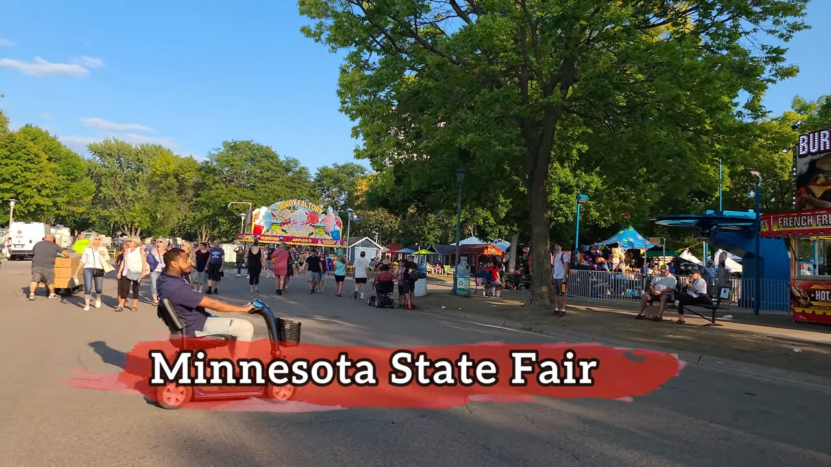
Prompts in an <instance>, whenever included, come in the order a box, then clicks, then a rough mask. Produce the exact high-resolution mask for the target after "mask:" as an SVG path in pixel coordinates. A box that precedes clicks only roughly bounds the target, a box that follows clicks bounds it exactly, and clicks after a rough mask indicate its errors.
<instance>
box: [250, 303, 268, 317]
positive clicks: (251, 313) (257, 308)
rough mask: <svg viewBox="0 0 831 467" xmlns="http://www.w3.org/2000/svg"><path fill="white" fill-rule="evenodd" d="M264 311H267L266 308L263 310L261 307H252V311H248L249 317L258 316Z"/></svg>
mask: <svg viewBox="0 0 831 467" xmlns="http://www.w3.org/2000/svg"><path fill="white" fill-rule="evenodd" d="M262 311H265V308H263V307H261V306H253V305H252V306H251V309H249V310H248V314H249V315H256V314H259V313H260V312H262Z"/></svg>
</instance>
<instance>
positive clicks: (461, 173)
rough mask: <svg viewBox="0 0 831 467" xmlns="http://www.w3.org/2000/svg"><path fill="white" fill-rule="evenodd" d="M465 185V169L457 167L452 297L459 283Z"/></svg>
mask: <svg viewBox="0 0 831 467" xmlns="http://www.w3.org/2000/svg"><path fill="white" fill-rule="evenodd" d="M464 184H465V169H464V167H459V168H458V169H456V185H457V186H458V188H459V197H458V200H457V201H456V267H455V268H453V288H452V289H450V293H451V294H452V295H456V284H457V283H458V282H459V247H460V245H459V243H460V242H461V241H462V187H463V186H464Z"/></svg>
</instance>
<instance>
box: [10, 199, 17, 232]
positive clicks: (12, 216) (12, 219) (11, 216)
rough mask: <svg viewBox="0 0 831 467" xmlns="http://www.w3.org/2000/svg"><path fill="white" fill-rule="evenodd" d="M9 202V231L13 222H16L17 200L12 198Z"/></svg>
mask: <svg viewBox="0 0 831 467" xmlns="http://www.w3.org/2000/svg"><path fill="white" fill-rule="evenodd" d="M8 201H9V229H11V228H12V222H14V205H15V203H17V200H16V199H14V198H11V199H9V200H8Z"/></svg>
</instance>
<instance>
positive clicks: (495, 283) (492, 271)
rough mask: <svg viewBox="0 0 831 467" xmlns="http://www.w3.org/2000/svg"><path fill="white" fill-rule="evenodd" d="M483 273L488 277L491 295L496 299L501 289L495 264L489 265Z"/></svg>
mask: <svg viewBox="0 0 831 467" xmlns="http://www.w3.org/2000/svg"><path fill="white" fill-rule="evenodd" d="M485 271H487V273H488V275H489V276H490V277H489V279H490V285H491V287H493V294H494V296H495V297H498V296H499V291H500V290H501V289H502V282H500V281H499V268H498V267H496V265H495V264H490V265H488V267H487V268H485Z"/></svg>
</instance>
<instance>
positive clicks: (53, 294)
mask: <svg viewBox="0 0 831 467" xmlns="http://www.w3.org/2000/svg"><path fill="white" fill-rule="evenodd" d="M49 298H51V299H56V298H61V296H60V295H58V294H55V293H50V294H49Z"/></svg>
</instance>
